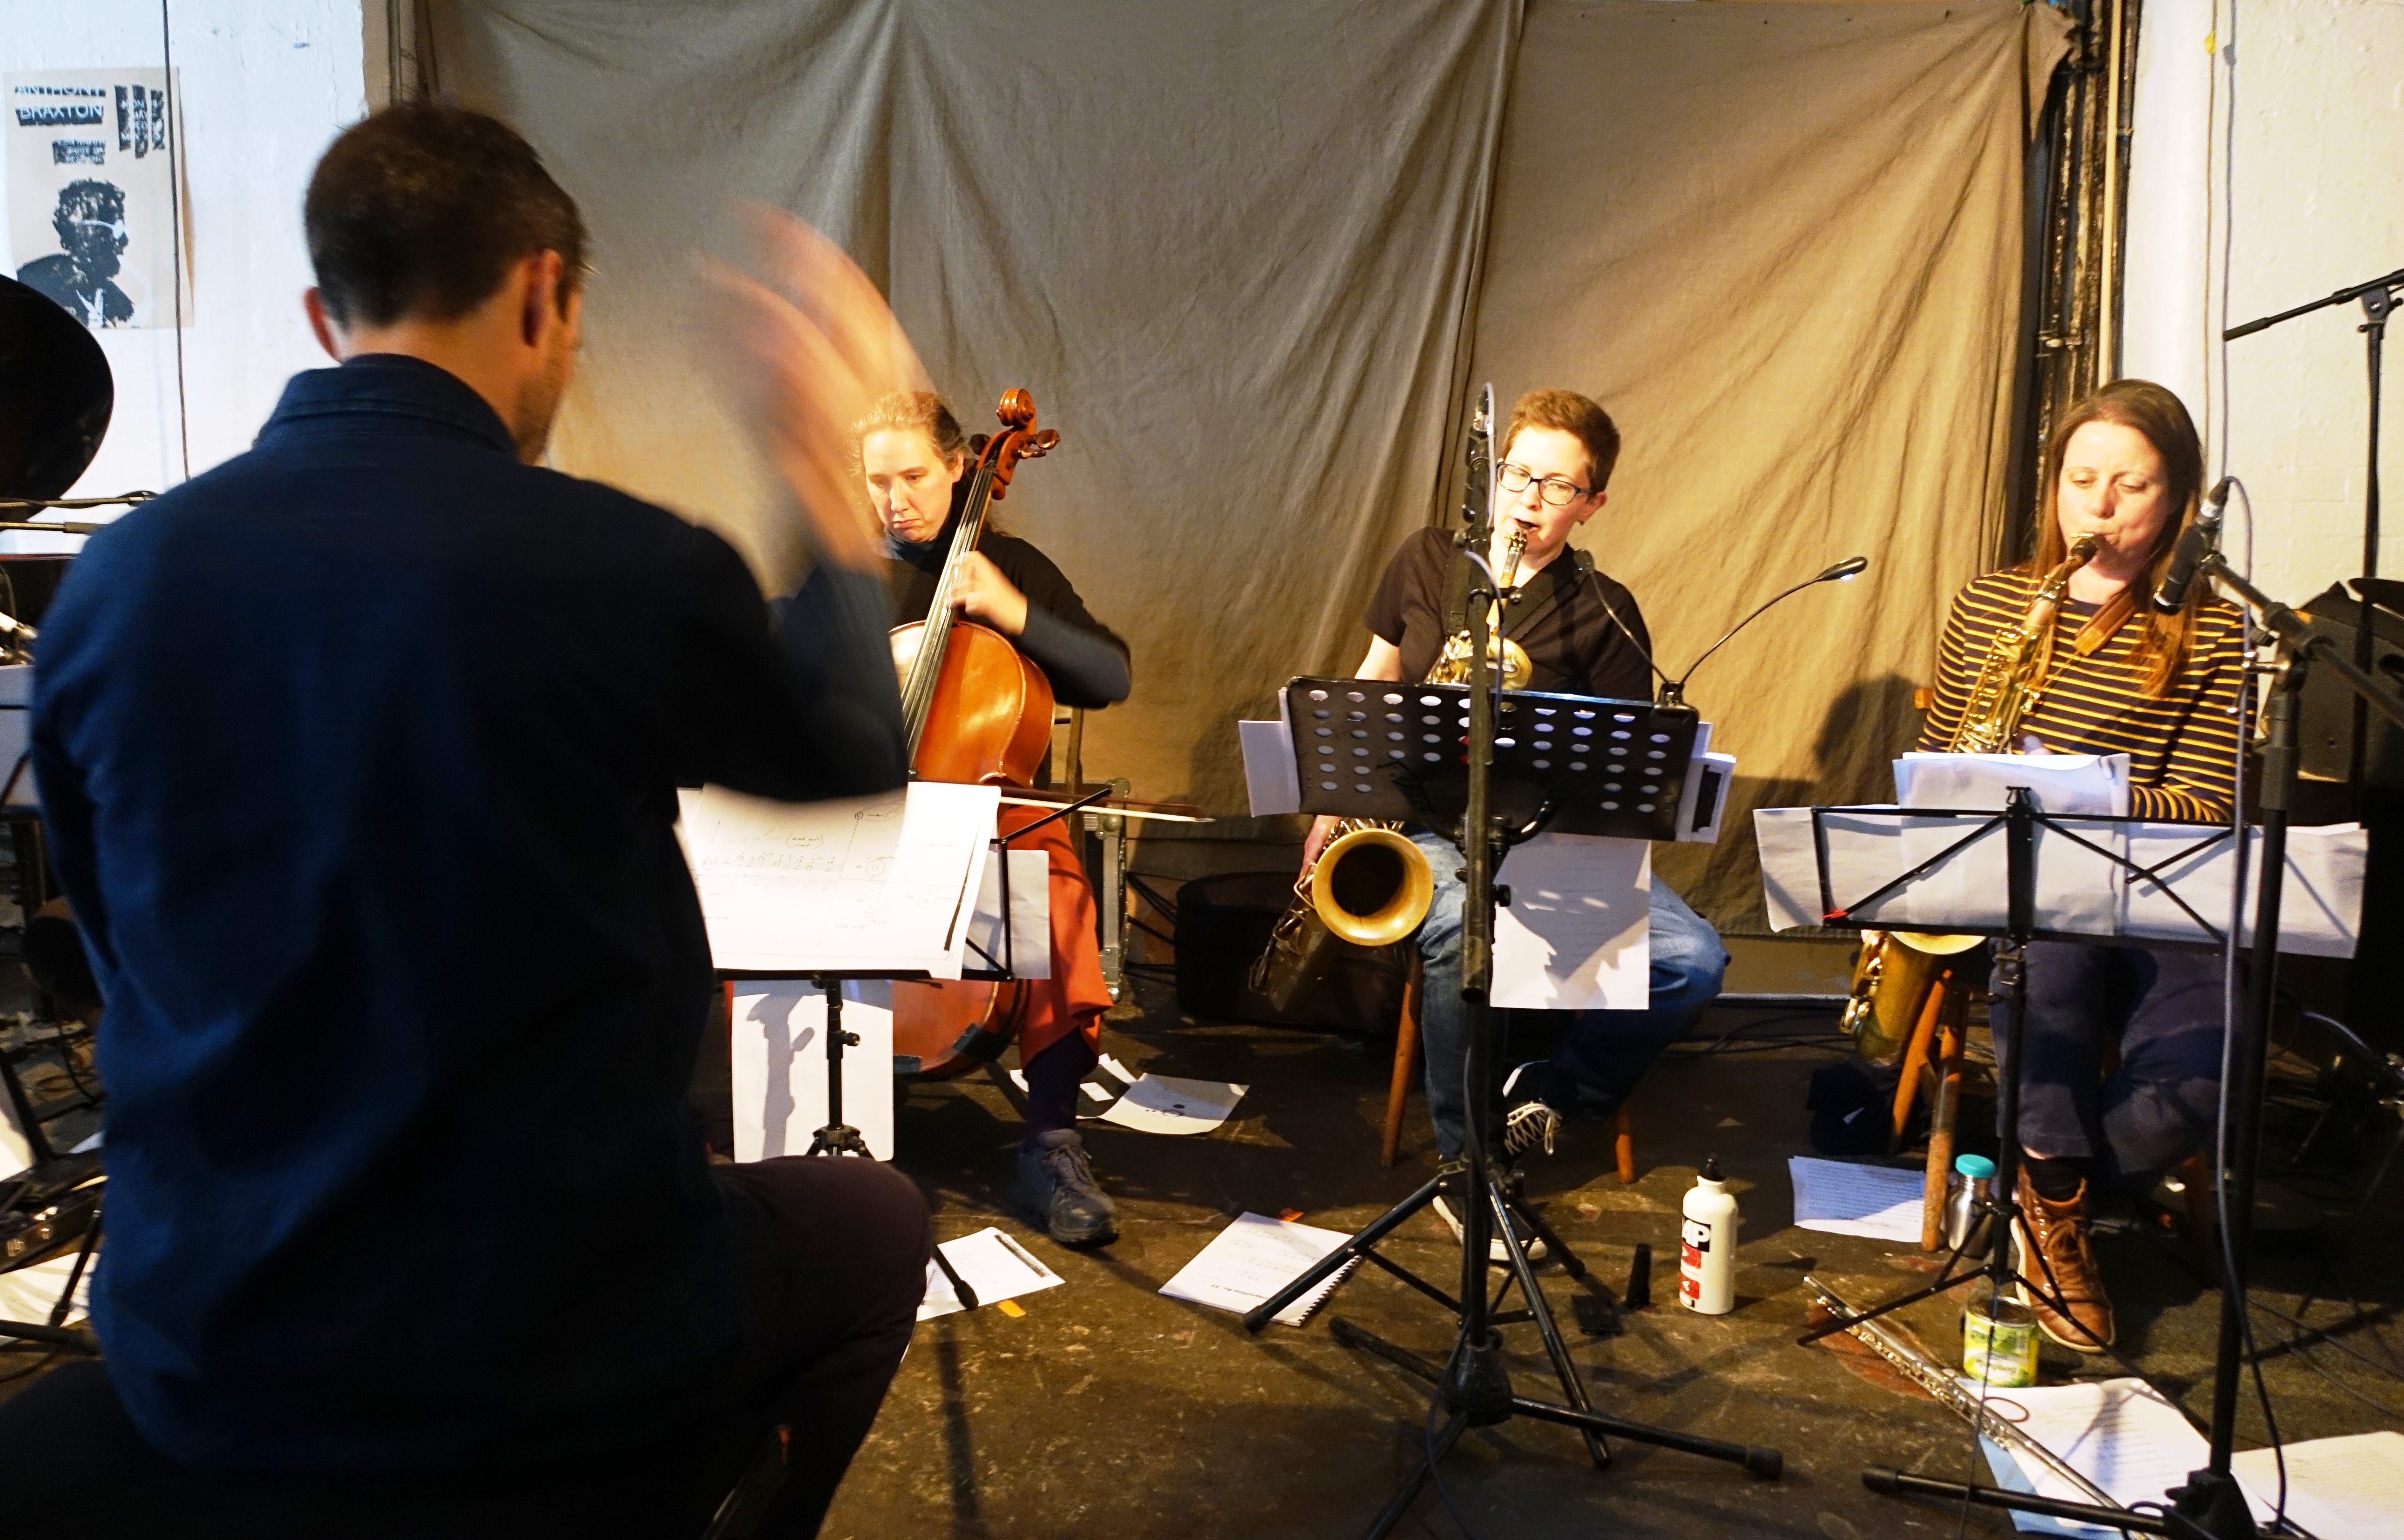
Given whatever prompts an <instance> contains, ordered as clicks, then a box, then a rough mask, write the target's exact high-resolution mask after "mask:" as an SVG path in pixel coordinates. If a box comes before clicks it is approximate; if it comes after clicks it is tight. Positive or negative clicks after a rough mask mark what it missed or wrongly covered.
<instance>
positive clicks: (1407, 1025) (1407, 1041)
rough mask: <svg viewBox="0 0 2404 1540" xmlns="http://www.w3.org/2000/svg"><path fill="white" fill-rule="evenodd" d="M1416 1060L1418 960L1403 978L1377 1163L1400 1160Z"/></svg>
mask: <svg viewBox="0 0 2404 1540" xmlns="http://www.w3.org/2000/svg"><path fill="white" fill-rule="evenodd" d="M1418 1068H1419V959H1418V958H1417V957H1414V958H1412V959H1411V971H1410V973H1408V974H1407V975H1405V978H1404V979H1403V1010H1402V1019H1401V1020H1399V1021H1397V1022H1396V1023H1395V1024H1394V1071H1393V1077H1392V1079H1391V1081H1389V1082H1388V1084H1387V1085H1386V1123H1385V1127H1384V1128H1383V1130H1382V1131H1381V1137H1380V1138H1379V1140H1378V1142H1377V1164H1378V1165H1380V1166H1391V1165H1392V1164H1393V1163H1394V1162H1396V1161H1397V1160H1400V1159H1401V1158H1402V1157H1403V1113H1404V1110H1405V1108H1406V1107H1407V1106H1408V1105H1409V1103H1410V1099H1411V1075H1412V1073H1413V1071H1416V1070H1417V1069H1418Z"/></svg>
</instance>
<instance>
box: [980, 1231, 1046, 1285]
mask: <svg viewBox="0 0 2404 1540" xmlns="http://www.w3.org/2000/svg"><path fill="white" fill-rule="evenodd" d="M993 1233H994V1234H996V1235H998V1236H999V1237H1001V1243H1002V1244H1003V1245H1004V1246H1006V1247H1008V1248H1009V1249H1010V1254H1011V1255H1013V1256H1014V1257H1016V1258H1018V1260H1020V1261H1021V1262H1024V1263H1026V1264H1027V1271H1029V1272H1031V1273H1033V1274H1034V1275H1035V1276H1036V1277H1038V1278H1049V1277H1051V1276H1052V1270H1051V1269H1050V1268H1049V1267H1045V1266H1043V1264H1042V1263H1041V1262H1038V1261H1036V1260H1035V1258H1034V1257H1033V1256H1031V1255H1029V1254H1028V1253H1027V1248H1026V1247H1024V1246H1022V1245H1020V1244H1019V1243H1018V1242H1017V1241H1015V1240H1013V1239H1011V1238H1010V1232H1008V1231H1007V1230H1000V1229H997V1230H995V1231H994V1232H993Z"/></svg>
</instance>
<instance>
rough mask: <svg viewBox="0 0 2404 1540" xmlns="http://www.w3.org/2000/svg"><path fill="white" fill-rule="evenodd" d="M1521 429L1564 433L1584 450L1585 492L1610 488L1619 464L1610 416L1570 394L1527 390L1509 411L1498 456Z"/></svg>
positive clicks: (1614, 426) (1616, 436)
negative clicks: (1615, 467)
mask: <svg viewBox="0 0 2404 1540" xmlns="http://www.w3.org/2000/svg"><path fill="white" fill-rule="evenodd" d="M1523 427H1549V428H1554V429H1557V430H1558V431H1559V432H1562V433H1567V434H1569V435H1570V436H1571V437H1572V438H1574V439H1576V440H1577V441H1578V442H1579V443H1581V444H1583V445H1585V446H1586V490H1587V491H1588V492H1600V491H1601V490H1602V489H1603V488H1604V487H1606V486H1608V485H1610V484H1611V469H1612V467H1614V466H1615V465H1617V464H1618V463H1619V427H1618V425H1617V424H1615V423H1614V422H1613V421H1612V420H1611V413H1608V412H1605V411H1604V410H1603V409H1602V408H1601V407H1600V406H1599V405H1597V404H1596V403H1595V402H1594V401H1592V400H1591V399H1587V398H1586V397H1584V396H1581V395H1579V394H1578V393H1577V392H1576V391H1574V390H1531V391H1530V392H1528V393H1527V394H1526V395H1525V396H1522V397H1520V398H1519V399H1518V401H1517V403H1516V404H1515V405H1514V406H1513V407H1512V408H1511V424H1510V426H1509V427H1506V428H1504V429H1503V430H1502V452H1503V453H1504V454H1506V455H1507V454H1509V453H1510V452H1511V441H1512V440H1514V439H1516V438H1517V437H1518V436H1519V430H1520V429H1521V428H1523Z"/></svg>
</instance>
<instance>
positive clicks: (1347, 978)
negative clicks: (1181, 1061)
mask: <svg viewBox="0 0 2404 1540" xmlns="http://www.w3.org/2000/svg"><path fill="white" fill-rule="evenodd" d="M1292 898H1293V876H1292V875H1288V874H1284V873H1279V872H1228V873H1223V874H1222V875H1218V876H1211V877H1196V878H1195V879H1194V880H1193V881H1191V882H1188V883H1186V884H1185V885H1184V886H1183V887H1181V888H1180V889H1178V890H1177V1005H1178V1008H1179V1009H1180V1010H1181V1011H1183V1012H1184V1013H1185V1014H1186V1015H1191V1016H1196V1017H1200V1018H1202V1019H1204V1020H1208V1021H1257V1022H1262V1023H1265V1024H1266V1025H1269V1026H1278V1027H1315V1028H1323V1029H1327V1030H1330V1031H1337V1032H1349V1033H1357V1034H1359V1035H1361V1036H1363V1037H1379V1036H1385V1035H1388V1034H1391V1032H1392V1031H1393V1029H1394V1024H1395V1022H1396V1020H1397V1019H1399V1017H1400V1015H1401V1013H1402V1007H1403V980H1404V977H1405V974H1406V973H1408V972H1409V969H1410V948H1409V944H1408V943H1398V944H1396V945H1392V946H1379V947H1375V948H1372V947H1364V946H1341V947H1338V948H1337V949H1336V950H1337V956H1336V958H1335V962H1334V964H1333V965H1331V966H1330V967H1329V968H1328V970H1327V977H1326V980H1325V982H1323V983H1321V985H1320V986H1319V987H1318V988H1316V989H1313V990H1312V991H1311V992H1310V993H1309V994H1308V995H1307V996H1305V997H1304V998H1303V1000H1302V1001H1300V1002H1299V1003H1298V1004H1296V1005H1295V1006H1294V1008H1293V1010H1291V1011H1286V1012H1282V1013H1280V1012H1278V1011H1273V1010H1271V1009H1270V1008H1269V1004H1268V1001H1265V1000H1263V999H1262V998H1261V997H1260V996H1259V995H1257V994H1255V993H1254V992H1253V991H1252V989H1251V987H1250V986H1249V985H1248V984H1247V983H1246V982H1245V977H1246V975H1247V974H1248V973H1251V967H1252V962H1253V959H1256V958H1258V957H1259V956H1260V955H1261V952H1262V951H1263V949H1264V948H1265V947H1266V946H1267V945H1268V944H1269V932H1270V931H1274V930H1276V929H1277V922H1278V917H1279V916H1280V915H1282V914H1284V913H1285V906H1286V903H1288V901H1290V900H1291V899H1292Z"/></svg>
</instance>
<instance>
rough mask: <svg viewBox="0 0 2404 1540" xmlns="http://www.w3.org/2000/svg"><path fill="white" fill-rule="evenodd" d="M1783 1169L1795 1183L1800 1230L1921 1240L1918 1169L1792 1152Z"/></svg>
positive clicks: (1922, 1185)
mask: <svg viewBox="0 0 2404 1540" xmlns="http://www.w3.org/2000/svg"><path fill="white" fill-rule="evenodd" d="M1786 1174H1787V1175H1788V1176H1789V1177H1790V1178H1791V1179H1793V1181H1794V1183H1795V1224H1796V1227H1797V1228H1798V1229H1805V1230H1821V1231H1824V1232H1825V1233H1827V1234H1829V1235H1859V1236H1867V1237H1868V1238H1869V1239H1872V1240H1908V1241H1909V1242H1911V1243H1912V1244H1913V1245H1915V1246H1916V1245H1918V1244H1919V1243H1920V1211H1921V1202H1922V1196H1923V1195H1924V1194H1925V1193H1926V1191H1927V1178H1926V1177H1925V1176H1924V1175H1922V1173H1921V1172H1919V1171H1899V1170H1895V1169H1892V1168H1890V1167H1886V1166H1856V1165H1853V1164H1852V1162H1850V1161H1843V1160H1814V1159H1812V1158H1811V1157H1810V1155H1790V1156H1789V1157H1788V1158H1787V1161H1786Z"/></svg>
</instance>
